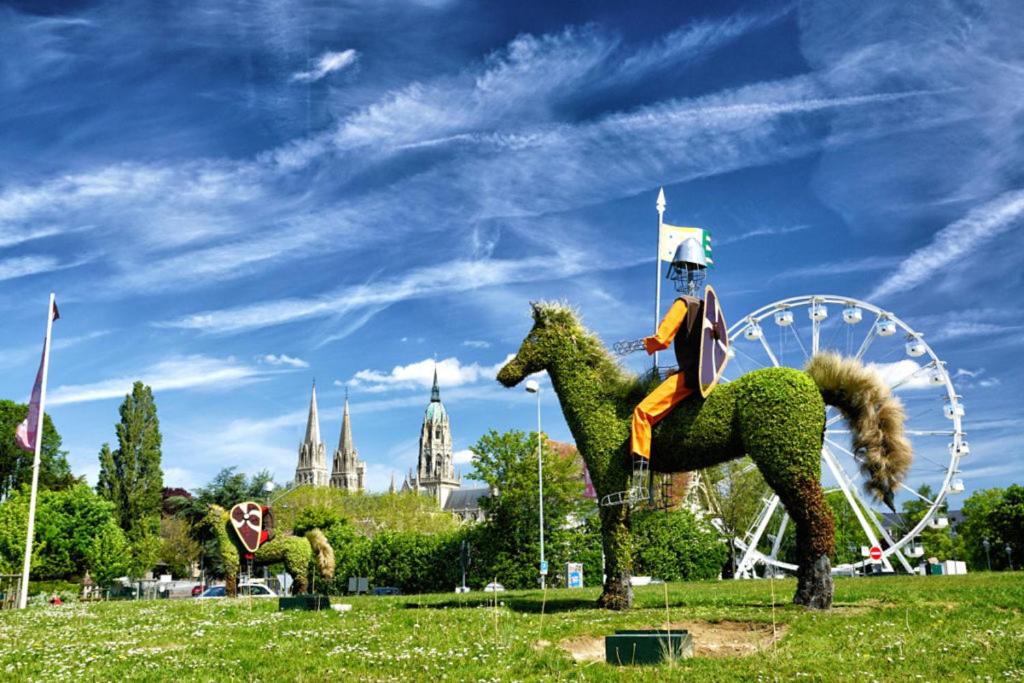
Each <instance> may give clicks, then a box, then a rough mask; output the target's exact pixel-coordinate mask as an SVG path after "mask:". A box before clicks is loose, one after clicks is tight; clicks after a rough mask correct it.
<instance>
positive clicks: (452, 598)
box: [0, 573, 1024, 683]
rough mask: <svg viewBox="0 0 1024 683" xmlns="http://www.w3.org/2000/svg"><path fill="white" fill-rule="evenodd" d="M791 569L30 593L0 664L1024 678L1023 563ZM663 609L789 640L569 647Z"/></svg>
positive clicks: (67, 668)
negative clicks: (655, 649)
mask: <svg viewBox="0 0 1024 683" xmlns="http://www.w3.org/2000/svg"><path fill="white" fill-rule="evenodd" d="M794 583H795V582H794V581H792V580H776V581H774V582H769V581H725V582H715V583H690V584H669V585H666V586H649V587H641V588H638V589H637V590H636V604H635V609H633V610H631V611H628V612H621V613H610V612H607V611H604V610H597V609H592V607H591V606H592V605H593V601H594V599H595V598H596V597H597V594H598V592H599V590H598V589H596V588H589V589H583V590H577V591H569V590H557V591H552V590H549V591H547V594H546V595H542V594H541V592H540V591H538V590H534V591H523V592H508V593H504V594H500V595H498V596H497V598H498V604H497V605H495V604H494V602H493V598H494V597H495V596H492V595H487V594H481V593H470V594H469V595H454V594H452V593H450V592H448V593H445V594H441V595H416V596H399V597H394V598H379V597H350V598H344V602H347V603H350V604H351V605H352V610H351V611H349V612H345V613H344V614H337V613H335V612H333V611H326V612H320V613H316V612H278V611H277V604H276V601H266V600H246V599H238V600H198V601H197V600H161V601H156V602H144V603H140V602H108V603H92V604H71V605H65V606H63V607H60V608H54V607H43V606H38V607H35V608H33V609H29V610H25V611H13V612H0V671H2V672H4V673H3V678H4V680H8V681H12V682H17V681H28V680H34V681H58V680H64V681H66V680H73V681H77V680H102V681H118V680H125V681H127V680H131V681H192V680H203V681H249V680H252V681H255V680H260V681H326V680H338V681H369V680H374V681H445V680H447V681H484V680H486V681H492V682H494V683H498V682H504V681H558V680H561V681H576V680H579V681H594V682H611V681H638V682H640V681H643V682H655V681H656V682H661V681H756V680H758V679H762V680H779V681H794V680H811V681H816V680H850V681H853V680H857V681H915V680H924V681H960V680H990V679H991V680H999V681H1011V680H1020V679H1021V678H1024V612H1022V611H1021V609H1020V606H1021V605H1022V604H1024V574H1020V573H1014V574H1009V573H1001V574H974V575H968V576H943V577H892V578H878V579H838V580H837V581H836V604H837V608H836V609H834V610H832V611H831V612H807V611H805V610H803V609H799V608H795V607H793V606H790V605H786V604H784V602H783V601H782V599H781V598H782V595H784V594H786V593H788V592H791V591H792V590H793V586H794ZM773 595H774V597H775V600H774V601H773ZM336 601H337V600H336ZM666 621H667V622H669V623H671V624H688V625H689V628H690V629H691V630H696V629H703V630H704V632H709V631H713V630H714V629H716V628H719V627H721V628H722V629H724V630H721V631H718V633H719V634H720V635H719V637H720V638H722V639H723V640H725V639H726V638H728V637H729V634H730V633H732V634H734V635H735V634H737V633H738V634H739V635H740V636H742V635H745V634H746V633H749V630H750V629H760V631H761V632H762V633H765V634H766V638H767V636H770V634H771V633H772V630H773V624H774V625H775V628H776V629H777V631H778V632H779V634H780V635H781V639H780V640H779V641H778V642H777V643H775V644H774V645H768V644H764V645H763V647H762V648H761V649H760V650H759V651H755V652H752V653H751V654H746V655H743V656H729V655H731V654H737V655H739V654H740V652H742V651H740V652H731V651H730V650H729V648H728V647H722V648H720V649H719V652H718V656H708V655H707V654H706V653H707V651H708V649H710V648H708V646H709V645H711V644H712V643H711V641H710V638H704V639H702V638H701V637H700V635H699V634H698V637H697V638H696V644H697V649H698V656H696V657H694V658H693V659H687V660H683V661H677V662H674V663H672V664H665V665H661V666H653V667H629V666H626V667H617V666H609V665H607V664H604V663H603V662H600V663H592V662H575V661H573V659H572V657H571V656H570V655H569V653H568V652H567V651H566V650H565V649H563V648H566V647H569V644H580V643H582V642H584V641H583V639H593V640H594V641H595V642H596V644H597V646H598V647H600V644H601V641H600V638H601V637H602V636H604V635H606V634H609V633H612V632H613V631H614V630H616V629H625V628H659V627H663V625H664V624H665V622H666ZM679 627H680V626H676V628H679ZM729 627H732V629H731V630H729ZM741 642H750V643H755V642H757V641H756V639H743V640H742V641H741ZM702 649H703V650H704V651H703V652H702Z"/></svg>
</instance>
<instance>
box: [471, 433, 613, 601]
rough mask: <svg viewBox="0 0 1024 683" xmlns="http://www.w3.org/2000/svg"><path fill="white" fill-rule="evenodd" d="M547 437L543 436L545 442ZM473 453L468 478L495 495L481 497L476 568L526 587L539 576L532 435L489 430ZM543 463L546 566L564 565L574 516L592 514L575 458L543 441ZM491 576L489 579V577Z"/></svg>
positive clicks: (534, 450) (533, 441) (537, 507)
mask: <svg viewBox="0 0 1024 683" xmlns="http://www.w3.org/2000/svg"><path fill="white" fill-rule="evenodd" d="M545 441H546V440H545ZM470 450H472V451H473V454H474V456H475V458H474V464H475V472H474V473H473V475H472V476H473V477H474V478H476V479H479V480H481V481H484V482H485V483H486V484H487V485H488V487H489V488H490V489H491V490H492V491H496V492H497V495H494V496H489V497H487V498H484V499H482V500H481V507H483V508H484V510H485V511H486V512H487V521H485V522H484V523H483V528H482V529H481V530H480V535H481V537H482V538H483V539H485V542H484V543H482V544H479V545H480V547H479V550H478V553H477V558H478V559H477V564H478V566H479V570H481V571H483V572H485V573H486V574H490V575H491V576H500V577H501V581H502V583H503V584H505V586H506V587H514V588H530V587H533V586H536V585H537V583H538V581H539V579H540V575H539V573H538V572H539V565H538V563H539V561H540V527H539V519H540V509H539V508H540V501H539V498H538V495H537V491H538V483H537V434H536V433H531V434H530V435H529V436H527V435H526V434H524V433H523V432H520V431H514V430H513V431H509V432H505V433H503V434H499V433H498V432H496V431H494V430H491V431H490V432H488V433H487V434H485V435H483V436H482V437H480V439H479V440H478V441H477V442H476V443H475V444H474V445H473V446H471V447H470ZM541 453H542V454H543V456H542V459H543V464H544V551H545V559H546V560H547V561H548V565H549V567H551V568H554V571H553V573H555V574H556V573H557V572H558V570H557V568H559V567H563V566H564V565H565V563H566V562H568V561H570V560H574V558H572V557H571V556H570V555H569V550H570V545H569V540H570V531H569V528H570V527H571V526H573V525H574V523H575V520H580V519H582V518H583V517H584V516H586V515H593V514H594V513H595V512H596V510H595V509H594V504H593V503H592V502H591V501H588V500H586V499H585V498H583V474H582V472H581V470H580V467H579V465H578V463H577V462H576V460H575V459H574V458H572V457H566V456H564V455H561V454H559V453H557V452H555V451H554V450H553V449H552V448H550V447H548V446H547V445H546V444H542V448H541ZM492 580H493V579H492Z"/></svg>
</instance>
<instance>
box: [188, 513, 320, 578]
mask: <svg viewBox="0 0 1024 683" xmlns="http://www.w3.org/2000/svg"><path fill="white" fill-rule="evenodd" d="M199 525H200V526H201V527H203V528H204V529H205V530H206V533H208V534H210V535H211V536H212V537H213V538H214V540H215V547H216V548H217V554H218V555H219V556H220V557H219V559H220V561H221V564H222V565H223V567H224V585H225V588H226V589H227V594H228V595H229V596H230V597H234V596H235V594H236V593H237V590H238V572H239V570H240V569H241V560H240V558H239V555H240V554H242V553H245V552H246V550H245V548H243V547H242V544H241V542H240V541H239V540H238V537H237V536H236V535H235V532H234V530H233V529H232V527H231V520H230V518H229V517H228V512H227V510H225V509H224V508H222V507H221V506H219V505H211V506H210V507H209V510H207V513H206V515H205V516H204V517H203V518H202V519H201V520H200V522H199ZM314 559H315V560H316V566H317V569H318V570H319V572H320V575H321V576H323V577H324V578H326V579H331V578H333V577H334V550H333V548H331V544H330V543H329V542H328V541H327V537H326V536H324V533H323V532H322V531H320V529H310V530H309V531H308V532H306V534H305V536H293V535H287V534H279V535H278V536H276V537H275V538H273V539H271V540H269V541H267V542H266V543H264V544H263V545H261V546H260V547H259V548H258V549H257V550H256V552H255V553H253V566H254V567H262V566H265V565H268V564H276V563H278V562H281V563H283V564H284V569H285V571H287V572H288V573H289V574H291V576H292V595H301V594H302V593H305V592H306V590H307V589H308V587H309V579H308V576H309V570H310V563H311V562H312V561H313V560H314Z"/></svg>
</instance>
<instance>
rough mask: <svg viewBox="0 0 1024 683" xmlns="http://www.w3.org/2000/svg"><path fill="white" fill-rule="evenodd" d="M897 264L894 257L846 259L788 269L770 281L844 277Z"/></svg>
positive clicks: (897, 260) (897, 259) (896, 259)
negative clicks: (830, 276) (795, 278)
mask: <svg viewBox="0 0 1024 683" xmlns="http://www.w3.org/2000/svg"><path fill="white" fill-rule="evenodd" d="M896 263H899V258H897V257H895V256H877V257H876V256H869V257H867V258H858V259H847V260H844V261H833V262H831V263H822V264H819V265H816V266H806V267H803V268H788V269H786V271H785V272H782V273H779V274H778V275H775V276H773V277H772V278H771V279H772V280H779V279H782V278H793V277H827V276H829V275H845V274H849V273H860V272H866V271H872V270H883V269H885V268H891V267H892V266H893V265H895V264H896Z"/></svg>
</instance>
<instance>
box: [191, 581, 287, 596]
mask: <svg viewBox="0 0 1024 683" xmlns="http://www.w3.org/2000/svg"><path fill="white" fill-rule="evenodd" d="M227 594H228V592H227V588H226V587H225V586H210V587H209V588H207V589H206V590H205V591H203V592H202V594H201V595H199V596H198V599H199V600H202V599H204V598H225V597H227ZM238 595H239V596H248V597H252V598H276V597H278V595H277V593H275V592H274V591H272V590H270V589H269V588H267V587H266V586H264V585H263V584H261V583H240V584H238Z"/></svg>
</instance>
